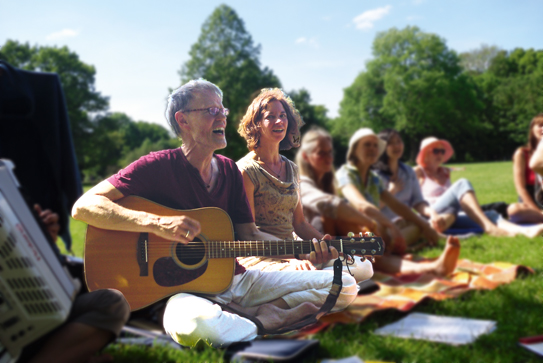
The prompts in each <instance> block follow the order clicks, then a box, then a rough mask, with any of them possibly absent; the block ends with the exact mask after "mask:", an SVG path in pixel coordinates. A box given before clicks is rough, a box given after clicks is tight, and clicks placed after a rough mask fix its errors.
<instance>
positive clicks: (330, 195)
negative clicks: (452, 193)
mask: <svg viewBox="0 0 543 363" xmlns="http://www.w3.org/2000/svg"><path fill="white" fill-rule="evenodd" d="M333 155H334V152H333V144H332V137H331V136H330V134H329V133H328V132H327V131H325V130H324V129H321V128H312V129H310V130H309V131H307V132H306V133H305V134H304V136H303V138H302V145H301V147H300V150H299V151H298V153H297V154H296V163H297V164H298V167H299V168H300V174H301V178H300V180H301V184H300V189H301V195H302V202H303V207H304V214H305V216H306V218H308V220H310V221H313V222H314V225H315V226H317V228H324V231H325V232H326V228H332V231H331V233H333V231H337V230H340V231H342V233H340V235H345V234H346V233H348V232H354V233H357V232H360V231H363V230H365V229H367V227H368V226H370V229H371V230H377V228H376V222H375V221H374V220H373V219H371V218H369V217H367V216H366V215H365V214H363V213H361V212H360V211H359V210H358V209H356V208H354V207H352V206H351V205H350V204H349V203H347V202H346V201H345V200H344V199H342V198H340V197H339V196H337V195H336V191H335V189H336V188H335V182H334V180H335V175H334V170H333V159H334V157H333ZM322 219H324V220H325V221H324V223H323V222H322ZM321 231H322V230H321ZM459 254H460V243H459V241H458V239H457V238H455V237H450V238H449V239H448V240H447V244H446V246H445V250H444V251H443V253H442V254H441V256H439V257H438V258H437V259H436V260H435V261H431V262H420V263H419V262H413V261H410V260H407V259H403V258H401V257H400V256H397V255H391V254H386V255H384V256H378V257H376V260H375V263H374V268H375V270H377V271H381V272H385V273H389V274H396V273H399V274H419V273H431V274H435V275H438V276H446V275H448V274H450V273H452V272H453V271H454V269H455V267H456V262H457V260H458V256H459Z"/></svg>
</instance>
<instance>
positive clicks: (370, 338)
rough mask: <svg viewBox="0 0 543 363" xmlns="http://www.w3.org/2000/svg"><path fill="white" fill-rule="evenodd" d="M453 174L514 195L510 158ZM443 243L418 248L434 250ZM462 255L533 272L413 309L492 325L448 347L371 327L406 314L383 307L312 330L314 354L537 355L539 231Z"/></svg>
mask: <svg viewBox="0 0 543 363" xmlns="http://www.w3.org/2000/svg"><path fill="white" fill-rule="evenodd" d="M454 166H455V171H453V174H452V177H453V180H456V179H458V178H467V179H468V180H470V181H471V182H472V184H473V186H474V188H475V191H476V194H477V197H478V198H479V201H480V202H481V203H490V202H497V201H505V202H508V203H511V202H514V201H516V193H515V188H514V185H513V176H512V164H511V162H494V163H473V164H455V165H454ZM70 229H71V232H72V236H73V240H74V248H73V249H74V252H75V254H76V255H78V256H82V254H83V244H84V234H85V225H84V224H83V223H81V222H77V221H73V222H72V224H71V227H70ZM442 248H443V245H440V246H437V247H436V248H432V249H428V250H425V251H423V252H422V254H423V255H424V256H427V257H433V256H437V255H439V253H440V252H441V250H442ZM460 257H461V258H467V259H470V260H473V261H478V262H492V261H508V262H512V263H515V264H522V265H525V266H529V267H532V268H533V269H534V270H535V274H534V275H530V276H524V277H521V278H519V279H517V280H516V281H514V282H513V283H511V284H508V285H505V286H502V287H499V288H497V289H495V290H492V291H474V292H469V293H467V294H464V295H462V296H461V297H460V298H458V299H453V300H445V301H441V302H437V301H428V302H426V303H423V304H421V305H419V306H417V307H416V308H415V309H413V310H412V311H417V312H425V313H431V314H436V315H442V316H456V317H469V318H474V319H485V320H486V319H488V320H495V321H497V323H498V324H497V329H496V330H495V331H494V332H493V333H492V334H489V335H485V336H482V337H480V338H479V339H478V340H477V341H476V342H475V343H473V344H471V345H464V346H458V347H452V346H448V345H445V344H439V343H431V342H425V341H418V340H411V339H399V338H391V337H382V336H378V335H376V334H374V333H373V332H374V331H375V329H377V328H379V327H381V326H383V325H386V324H388V323H392V322H394V321H397V320H398V319H400V318H401V317H402V316H404V315H405V314H401V313H399V312H397V311H384V312H379V313H378V314H374V315H372V316H371V317H369V318H368V319H366V320H365V321H364V322H362V323H361V324H347V325H337V326H335V327H334V328H333V329H330V330H328V331H325V332H323V333H319V334H317V335H316V336H315V337H314V338H316V339H319V340H320V343H321V344H320V348H319V351H318V353H317V357H316V358H315V359H314V360H313V361H319V360H321V359H324V358H334V359H339V358H345V357H349V356H353V355H356V356H358V357H360V358H361V359H363V360H374V361H375V360H378V361H391V362H541V359H539V358H537V356H536V355H535V354H532V353H530V352H528V351H527V350H525V349H523V348H520V347H519V346H518V345H517V341H518V338H520V337H525V336H532V335H541V334H543V283H542V282H543V279H542V277H543V237H538V238H536V239H528V238H526V237H516V238H505V237H503V238H496V237H488V236H481V237H474V238H470V239H468V240H465V241H463V244H462V252H461V256H460ZM106 350H107V351H108V352H110V353H111V354H113V355H114V357H115V361H116V362H121V363H123V362H217V361H224V359H223V354H224V351H223V350H220V349H212V348H203V349H199V350H188V349H187V350H183V351H176V350H173V349H170V348H163V347H153V348H147V347H140V346H125V345H120V344H112V345H110V346H109V347H108V348H107V349H106Z"/></svg>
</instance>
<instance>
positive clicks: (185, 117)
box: [72, 80, 358, 347]
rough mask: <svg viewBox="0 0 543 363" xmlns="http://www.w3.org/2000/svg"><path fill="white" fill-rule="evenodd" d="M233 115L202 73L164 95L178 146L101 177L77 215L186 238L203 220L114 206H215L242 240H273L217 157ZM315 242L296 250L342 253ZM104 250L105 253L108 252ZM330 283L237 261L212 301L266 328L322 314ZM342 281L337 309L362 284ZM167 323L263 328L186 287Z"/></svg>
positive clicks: (211, 339)
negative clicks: (135, 199) (130, 201)
mask: <svg viewBox="0 0 543 363" xmlns="http://www.w3.org/2000/svg"><path fill="white" fill-rule="evenodd" d="M227 115H228V109H226V108H224V107H223V104H222V91H221V90H220V89H219V88H218V87H217V86H216V85H214V84H212V83H210V82H207V81H205V80H196V81H190V82H188V83H186V84H185V85H183V86H181V87H180V88H178V89H177V90H175V91H174V92H173V93H172V94H171V95H170V97H169V99H168V106H167V109H166V118H167V120H168V122H169V124H170V126H171V127H172V129H173V130H174V132H175V133H176V134H177V136H178V137H179V138H180V139H181V140H182V142H183V144H182V146H181V147H180V148H178V149H173V150H162V151H159V152H153V153H150V154H149V155H146V156H143V157H142V158H140V159H139V160H137V161H135V162H134V163H132V164H131V165H129V166H128V167H126V168H125V169H123V170H121V171H119V172H118V173H117V174H115V175H113V176H111V177H110V178H108V179H107V180H104V181H102V182H101V183H99V184H98V185H96V186H95V187H94V188H92V189H90V190H89V191H88V192H87V193H85V194H84V195H83V196H82V197H81V198H80V199H79V200H78V201H77V202H76V204H75V205H74V207H73V211H72V214H73V217H74V218H75V219H79V220H82V221H84V222H86V223H88V224H89V225H91V226H96V227H99V228H101V229H105V230H115V231H131V232H138V233H149V234H153V235H156V236H159V237H161V238H163V239H166V240H169V241H177V242H178V243H180V244H183V245H187V244H189V243H191V241H193V240H194V239H195V238H196V237H197V236H199V235H200V233H201V232H202V231H201V226H200V223H199V221H198V220H196V219H194V218H191V217H189V216H186V215H176V216H171V215H159V214H155V213H151V212H146V211H138V210H134V209H129V208H126V207H123V206H122V205H120V204H122V203H117V202H120V201H121V199H122V198H124V197H128V196H130V195H135V196H139V197H142V198H145V199H148V200H150V201H152V202H155V203H158V204H161V205H164V206H166V207H168V208H175V209H183V210H189V209H195V208H202V207H218V208H221V209H223V210H225V211H226V212H227V213H228V215H229V216H230V218H231V220H232V223H233V226H234V230H235V232H236V238H237V239H239V240H252V241H255V240H277V238H275V237H274V236H272V235H269V234H267V233H263V232H260V231H259V230H258V229H257V227H256V225H255V223H254V220H253V217H252V213H251V210H250V207H249V204H248V201H247V197H246V194H245V189H244V187H243V179H242V176H241V173H240V172H239V170H238V168H237V166H236V164H235V162H234V161H232V160H230V159H228V158H226V157H224V156H222V155H218V154H214V152H215V151H216V150H219V149H223V148H224V147H226V138H225V127H226V116H227ZM328 237H329V236H328ZM111 243H112V244H114V243H115V240H113V241H111ZM313 244H314V246H313V248H314V252H311V253H310V254H308V255H300V256H301V258H304V259H308V260H310V261H311V262H312V263H314V264H318V263H323V262H327V261H328V260H329V259H330V258H337V257H338V252H337V249H335V248H333V247H330V249H328V247H327V245H326V242H323V241H321V242H314V243H313ZM107 257H108V256H107V251H104V259H106V258H107ZM109 257H112V256H109ZM113 257H114V256H113ZM283 257H284V258H291V257H292V256H283ZM119 262H122V261H119ZM331 286H332V275H331V274H330V273H329V272H326V271H290V272H285V271H278V272H261V271H259V270H247V271H246V270H245V269H244V268H243V267H242V266H240V265H238V264H237V263H236V267H235V276H234V278H233V281H232V284H231V285H230V287H229V288H228V289H226V290H225V291H223V292H222V293H220V294H218V295H215V296H213V297H211V299H212V300H213V301H216V302H218V303H221V304H223V305H226V306H227V307H231V308H233V309H235V310H237V311H240V312H241V313H243V314H246V315H249V316H252V317H254V318H256V319H257V320H259V321H260V322H261V324H262V325H263V327H264V328H265V329H268V330H273V329H277V328H280V327H284V326H288V325H290V324H292V323H295V322H296V321H298V320H300V319H301V318H303V317H304V316H307V315H309V314H312V313H315V312H316V311H318V309H319V307H320V306H322V305H323V303H324V301H325V299H326V297H327V296H328V293H329V291H330V288H331ZM342 286H343V287H342V290H341V292H340V294H339V296H338V299H337V301H336V304H335V307H334V310H341V309H344V308H345V307H347V306H348V305H349V304H350V303H351V302H352V301H353V300H354V298H355V297H356V294H357V291H358V290H357V285H356V281H355V279H354V278H353V277H352V276H351V275H349V274H343V276H342ZM164 328H165V330H166V331H167V332H168V333H169V334H170V335H171V336H172V338H173V339H174V340H176V341H177V342H178V343H179V344H181V345H184V346H194V345H195V344H196V343H197V342H198V341H199V340H203V341H205V342H207V343H208V344H210V345H212V346H216V347H220V346H225V345H228V344H230V343H233V342H237V341H247V340H252V339H254V338H255V337H256V336H257V332H258V329H257V326H256V325H255V323H253V321H251V320H249V319H246V318H244V317H242V316H240V315H237V314H233V313H230V312H227V311H223V310H222V309H221V307H220V306H219V305H217V304H214V303H213V302H210V301H209V300H207V299H204V298H202V297H199V296H196V295H194V294H189V293H178V294H175V295H174V296H172V297H171V298H170V300H169V301H168V303H167V305H166V310H165V313H164Z"/></svg>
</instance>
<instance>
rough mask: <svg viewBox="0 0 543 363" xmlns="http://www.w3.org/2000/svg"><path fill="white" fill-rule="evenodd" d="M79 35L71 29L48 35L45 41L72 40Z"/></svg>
mask: <svg viewBox="0 0 543 363" xmlns="http://www.w3.org/2000/svg"><path fill="white" fill-rule="evenodd" d="M77 35H79V31H78V30H73V29H62V30H61V31H59V32H54V33H51V34H49V35H48V36H46V37H45V39H47V40H58V39H64V38H73V37H75V36H77Z"/></svg>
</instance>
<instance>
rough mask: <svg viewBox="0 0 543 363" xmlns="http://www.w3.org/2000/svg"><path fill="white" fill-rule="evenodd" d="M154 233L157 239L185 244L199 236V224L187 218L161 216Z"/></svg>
mask: <svg viewBox="0 0 543 363" xmlns="http://www.w3.org/2000/svg"><path fill="white" fill-rule="evenodd" d="M156 227H157V228H156V229H157V230H156V232H153V233H154V234H156V235H157V236H159V237H162V238H165V239H168V240H172V241H177V242H181V243H183V244H187V243H189V242H190V241H192V240H193V239H194V237H196V236H197V235H199V234H200V232H201V229H200V222H198V221H197V220H195V219H193V218H190V217H188V216H162V217H160V218H159V219H158V223H157V226H156Z"/></svg>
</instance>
